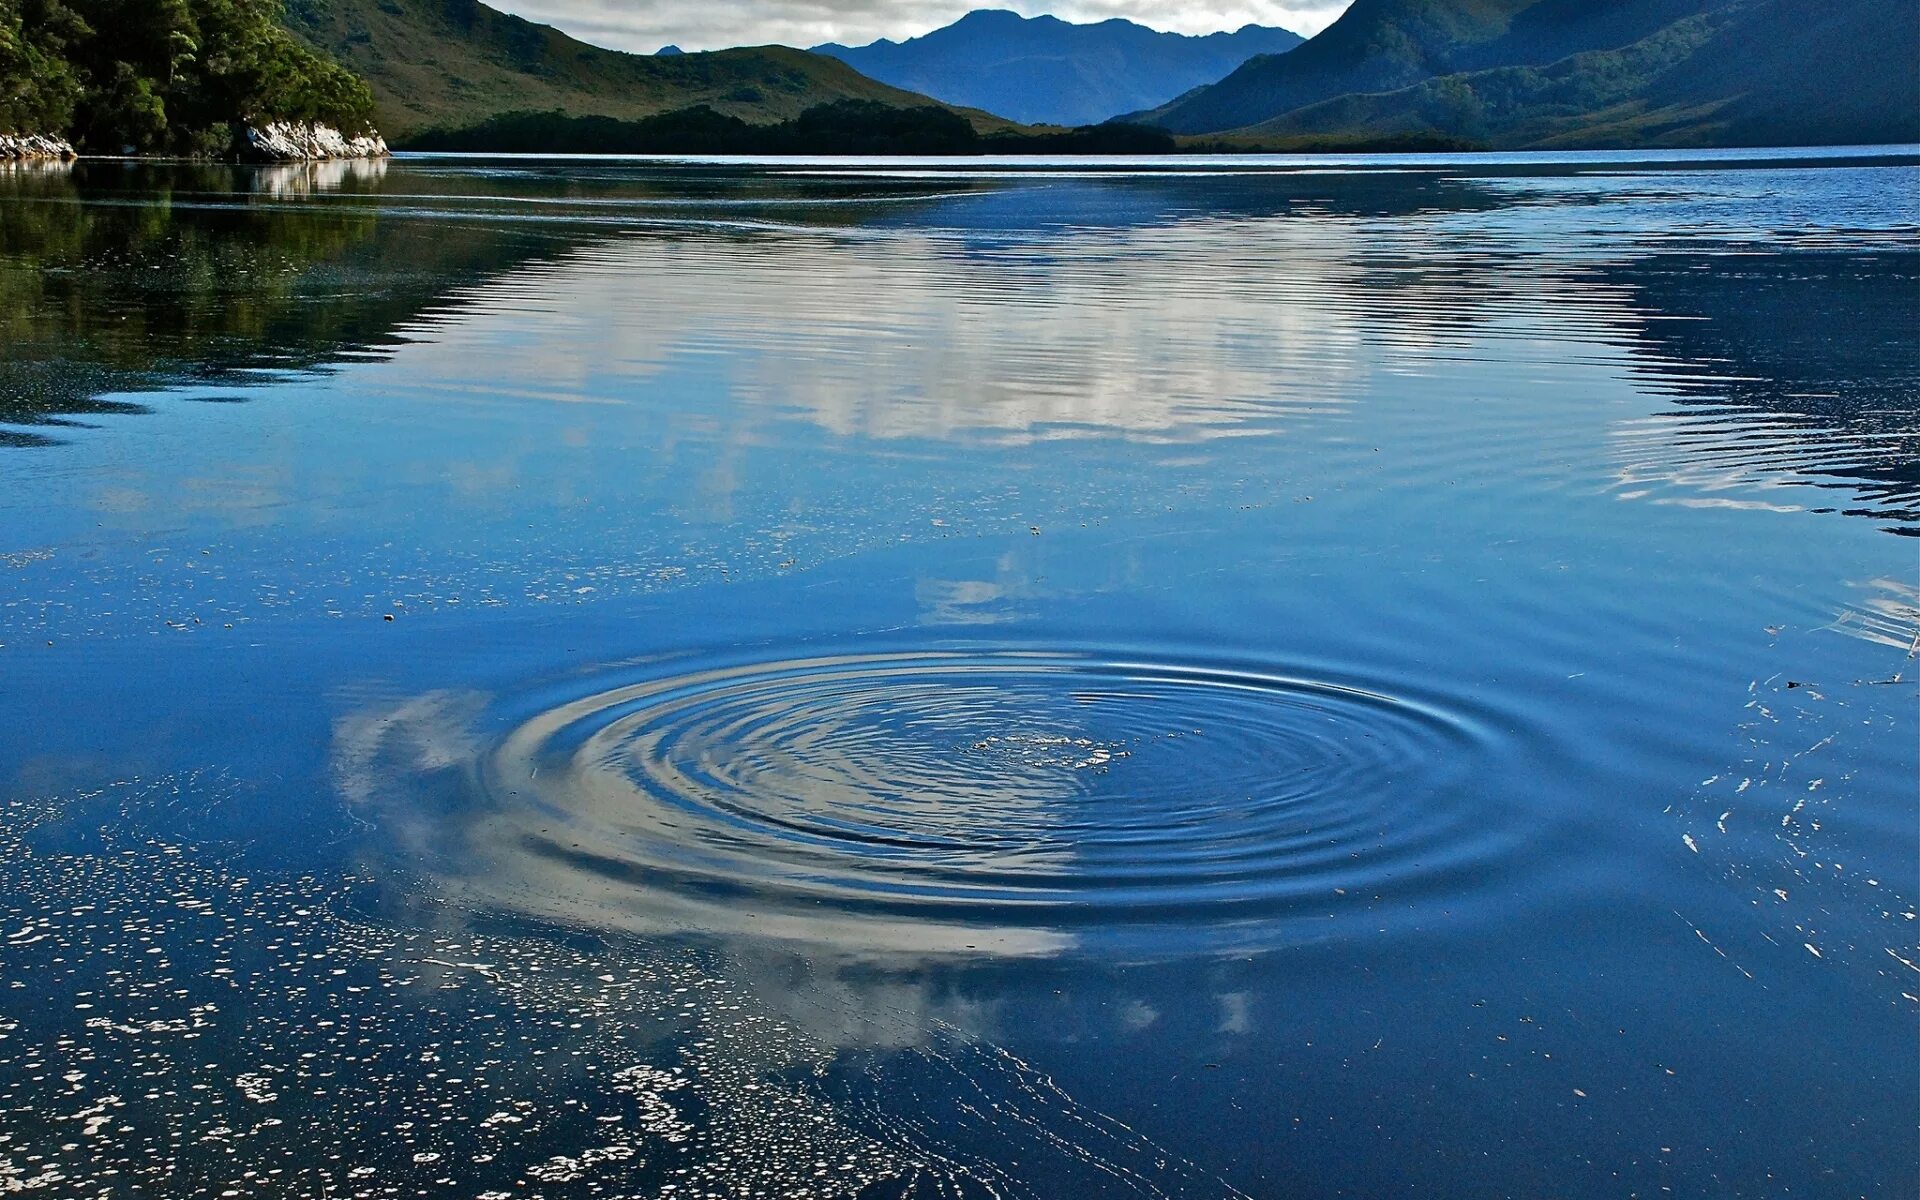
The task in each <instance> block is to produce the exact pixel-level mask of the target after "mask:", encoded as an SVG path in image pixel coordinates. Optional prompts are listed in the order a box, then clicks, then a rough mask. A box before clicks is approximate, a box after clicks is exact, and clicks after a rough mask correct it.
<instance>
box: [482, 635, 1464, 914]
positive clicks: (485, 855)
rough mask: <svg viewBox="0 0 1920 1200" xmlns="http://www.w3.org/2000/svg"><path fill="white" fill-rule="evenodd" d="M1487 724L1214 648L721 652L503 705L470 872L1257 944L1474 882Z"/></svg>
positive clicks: (660, 895) (714, 903)
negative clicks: (1240, 664) (1120, 656)
mask: <svg viewBox="0 0 1920 1200" xmlns="http://www.w3.org/2000/svg"><path fill="white" fill-rule="evenodd" d="M1494 740H1495V739H1494V738H1493V736H1492V734H1491V733H1490V732H1489V727H1488V725H1487V724H1486V723H1484V722H1483V721H1481V720H1480V719H1478V718H1476V717H1475V716H1472V715H1467V714H1463V713H1462V712H1459V711H1456V710H1455V709H1453V708H1450V707H1447V706H1444V705H1442V704H1440V703H1438V702H1436V701H1434V700H1431V699H1422V698H1415V697H1410V696H1406V695H1400V694H1389V693H1388V692H1385V691H1381V690H1373V689H1370V688H1368V687H1364V686H1359V685H1357V684H1354V683H1349V682H1331V681H1326V680H1318V679H1311V678H1304V677H1293V676H1289V675H1284V674H1278V673H1268V672H1264V671H1252V670H1247V669H1244V668H1237V667H1232V666H1218V667H1215V666H1207V665H1188V664H1171V663H1155V662H1128V661H1115V660H1111V659H1107V658H1103V657H1096V656H1092V655H1078V654H1068V653H1054V652H1046V653H1030V652H979V651H954V652H939V653H898V654H851V655H840V656H832V657H816V658H800V659H792V660H787V661H776V662H757V663H746V664H741V665H730V666H726V667H721V668H714V669H707V670H702V671H697V672H693V673H688V674H680V675H674V676H671V677H665V678H645V679H640V680H638V681H634V682H628V683H622V684H619V685H618V686H613V687H610V688H604V689H600V690H594V691H592V692H591V693H590V694H587V695H583V696H577V697H575V698H571V699H568V700H565V701H564V702H562V703H559V704H557V705H553V706H551V707H548V708H546V709H544V710H543V711H540V712H539V713H537V714H535V715H533V716H531V717H526V718H524V719H521V720H520V721H519V722H518V723H517V724H516V725H514V726H513V727H512V728H511V729H510V730H509V731H508V732H507V733H506V734H505V736H504V737H503V738H501V739H500V740H498V741H497V742H496V743H494V745H493V747H492V749H491V750H490V751H489V752H488V753H486V754H485V755H484V757H483V760H482V762H481V764H480V767H479V780H478V783H479V786H480V789H481V792H482V795H483V799H484V808H485V818H484V820H481V821H479V822H477V823H476V824H475V826H474V832H473V835H472V837H473V839H474V841H475V849H478V850H481V851H482V855H481V858H482V860H483V862H484V866H483V867H480V868H477V869H476V870H475V871H473V872H470V874H469V879H470V882H471V883H472V884H473V886H474V888H475V889H477V890H479V891H481V892H484V893H486V894H489V895H492V896H494V897H496V898H497V897H502V896H508V895H510V896H511V898H512V901H513V902H514V903H515V904H516V905H518V906H523V907H532V908H535V909H538V910H541V911H543V912H546V913H549V914H551V915H558V916H567V917H573V918H579V919H583V920H588V921H593V922H602V921H606V920H610V919H611V920H614V921H616V922H617V923H622V924H633V925H639V926H645V927H649V928H658V927H663V926H673V927H681V928H691V929H695V930H703V929H704V930H719V931H723V932H746V931H751V932H758V933H765V934H771V935H775V936H790V937H797V938H802V939H807V940H813V941H824V942H835V943H844V944H852V945H855V946H861V947H868V948H894V949H913V950H916V951H924V952H937V951H953V952H963V951H987V950H999V951H1004V952H1049V951H1054V950H1058V949H1060V948H1063V947H1066V946H1071V945H1076V944H1086V943H1089V942H1091V941H1095V940H1101V941H1112V940H1121V941H1133V942H1144V943H1152V942H1154V941H1156V940H1179V941H1181V942H1183V943H1186V944H1192V943H1193V942H1194V941H1195V939H1198V940H1199V941H1201V942H1205V943H1210V944H1211V943H1221V942H1227V943H1232V942H1246V941H1249V940H1263V939H1264V938H1266V937H1267V936H1268V935H1270V934H1271V933H1273V932H1274V926H1275V925H1276V924H1285V923H1288V922H1300V921H1309V922H1310V921H1314V920H1317V921H1319V922H1320V923H1321V925H1322V926H1325V925H1326V922H1327V921H1329V920H1331V919H1336V918H1337V917H1338V916H1339V914H1340V913H1341V912H1342V911H1343V910H1346V911H1349V912H1354V911H1358V910H1359V909H1360V908H1373V909H1377V908H1379V907H1380V906H1381V905H1383V904H1393V905H1402V906H1404V905H1408V904H1413V905H1419V904H1422V903H1424V902H1426V901H1429V900H1437V899H1444V897H1445V896H1446V895H1447V893H1448V892H1449V890H1450V889H1455V888H1459V887H1462V886H1470V885H1471V883H1472V881H1473V880H1475V879H1476V878H1482V879H1483V878H1485V876H1486V874H1487V872H1486V870H1485V868H1487V866H1488V865H1489V863H1488V860H1489V859H1490V858H1492V857H1495V856H1497V854H1498V853H1499V849H1500V845H1501V843H1502V836H1501V830H1500V822H1499V820H1498V819H1497V818H1496V815H1495V814H1493V813H1491V812H1489V811H1488V805H1487V804H1486V803H1484V802H1483V797H1482V796H1481V794H1480V790H1479V789H1478V788H1477V787H1476V780H1477V779H1479V778H1480V777H1482V775H1483V773H1484V772H1485V771H1486V770H1487V769H1488V765H1489V758H1490V755H1491V754H1492V752H1493V743H1494ZM1356 906H1357V907H1356Z"/></svg>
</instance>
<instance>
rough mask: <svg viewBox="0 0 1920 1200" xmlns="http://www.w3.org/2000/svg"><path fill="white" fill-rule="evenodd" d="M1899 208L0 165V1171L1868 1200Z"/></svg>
mask: <svg viewBox="0 0 1920 1200" xmlns="http://www.w3.org/2000/svg"><path fill="white" fill-rule="evenodd" d="M1916 162H1920V159H1916V158H1915V157H1914V155H1913V154H1911V153H1909V152H1905V151H1899V152H1893V151H1887V152H1864V151H1837V152H1825V151H1823V152H1818V153H1817V154H1807V155H1799V156H1795V155H1791V154H1778V155H1768V154H1762V153H1756V152H1743V153H1741V154H1737V155H1726V154H1719V155H1716V154H1707V155H1679V154H1668V155H1631V156H1627V155H1576V156H1569V157H1567V158H1565V159H1562V160H1542V159H1538V158H1524V159H1518V160H1516V159H1512V158H1500V157H1497V156H1469V157H1466V158H1456V159H1440V158H1429V157H1419V156H1403V157H1389V158H1380V159H1367V160H1341V159H1300V160H1278V159H1252V158H1248V159H1239V158H1236V159H1215V160H1165V161H1162V162H1159V163H1153V164H1147V163H1128V162H1124V161H1100V162H1095V163H1083V164H1064V163H1042V164H1031V163H1028V164H1022V165H1020V166H1019V167H1018V168H1016V167H1015V165H1013V164H995V163H978V162H976V163H941V162H908V163H901V162H874V163H860V162H847V161H840V162H832V161H809V162H786V163H697V162H657V161H656V162H646V161H639V160H564V161H561V160H554V161H543V160H517V159H499V158H495V159H457V158H438V157H429V158H417V159H402V160H400V161H396V162H393V163H391V164H373V165H365V164H352V165H342V164H335V165H330V166H324V167H318V168H308V167H298V168H279V169H272V170H260V171H254V170H236V169H227V168H206V167H185V166H182V167H165V166H132V165H123V164H99V163H87V164H82V165H80V166H77V167H75V168H73V169H71V170H68V171H54V172H48V171H31V170H16V171H13V172H11V173H8V174H6V175H3V176H0V581H4V584H5V586H4V588H3V589H0V664H3V665H4V674H3V675H0V716H4V719H5V721H6V727H7V729H8V737H7V738H6V740H5V743H4V750H0V779H4V780H5V781H6V782H5V789H6V790H5V796H6V800H5V803H6V805H7V808H6V810H5V820H4V821H0V864H4V865H0V910H4V911H3V912H0V917H4V920H5V929H4V930H0V945H4V947H5V950H4V953H0V977H4V983H3V984H0V1181H3V1182H0V1186H5V1187H8V1188H22V1187H33V1188H38V1189H40V1190H41V1191H43V1192H44V1193H45V1194H48V1195H62V1196H65V1195H75V1196H80V1195H86V1196H93V1195H129V1194H132V1195H153V1196H168V1197H175V1196H201V1195H205V1196H219V1195H224V1194H241V1195H254V1194H259V1195H289V1196H316V1197H317V1196H342V1195H355V1196H402V1195H405V1196H415V1195H448V1196H475V1195H486V1196H496V1195H499V1196H505V1195H515V1196H517V1195H540V1196H553V1197H559V1196H593V1195H600V1196H619V1195H648V1196H736V1195H739V1196H746V1195H755V1196H757V1195H768V1196H774V1195H777V1196H795V1195H819V1196H833V1195H859V1196H863V1197H864V1196H873V1197H879V1196H913V1197H920V1196H936V1195H940V1196H963V1197H973V1196H1034V1197H1077V1196H1109V1195H1113V1196H1118V1195H1147V1196H1234V1195H1246V1196H1260V1197H1266V1196H1273V1197H1305V1196H1369V1197H1371V1196H1389V1195H1407V1196H1429V1195H1474V1196H1481V1195H1485V1196H1496V1195H1506V1196H1541V1195H1556V1196H1568V1197H1590V1196H1591V1197H1602V1196H1606V1197H1614V1196H1627V1195H1655V1194H1676V1195H1702V1196H1775V1195H1808V1196H1836V1197H1839V1196H1900V1195H1907V1194H1911V1192H1912V1191H1913V1190H1914V1188H1915V1186H1916V1185H1920V1162H1917V1161H1916V1155H1915V1153H1914V1149H1913V1140H1912V1116H1913V1113H1914V1112H1915V1111H1916V1105H1917V1104H1920V1065H1916V1062H1915V1059H1914V1056H1913V1053H1912V1049H1913V1044H1914V1043H1913V1037H1914V1032H1915V1013H1916V1010H1917V1009H1920V999H1917V998H1916V997H1920V965H1916V964H1920V949H1916V941H1920V939H1917V938H1916V925H1915V920H1916V909H1915V893H1916V890H1920V874H1917V873H1916V867H1915V864H1916V862H1920V822H1917V821H1916V808H1915V788H1914V781H1915V777H1916V770H1917V769H1920V762H1917V761H1916V760H1917V759H1920V723H1916V709H1915V698H1916V696H1915V685H1914V681H1915V678H1916V674H1915V670H1916V668H1915V659H1914V655H1915V653H1916V650H1917V649H1920V557H1917V553H1920V552H1917V547H1920V543H1917V542H1915V541H1914V540H1913V539H1914V536H1915V535H1916V534H1920V465H1917V464H1920V286H1917V281H1920V220H1917V219H1916V212H1915V208H1914V205H1913V201H1912V196H1913V195H1914V194H1915V187H1916V184H1920V169H1916Z"/></svg>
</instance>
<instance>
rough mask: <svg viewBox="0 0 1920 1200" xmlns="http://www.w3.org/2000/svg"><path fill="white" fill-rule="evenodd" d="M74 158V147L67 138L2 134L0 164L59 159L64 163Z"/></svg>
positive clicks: (0, 134)
mask: <svg viewBox="0 0 1920 1200" xmlns="http://www.w3.org/2000/svg"><path fill="white" fill-rule="evenodd" d="M73 157H75V155H74V152H73V145H72V144H71V143H70V142H68V141H67V140H66V139H65V138H57V137H46V136H45V135H42V134H38V133H0V162H20V161H25V160H29V159H32V160H40V159H57V160H59V161H62V162H64V161H66V160H67V159H70V158H73Z"/></svg>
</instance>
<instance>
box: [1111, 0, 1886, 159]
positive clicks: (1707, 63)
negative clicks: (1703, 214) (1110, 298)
mask: <svg viewBox="0 0 1920 1200" xmlns="http://www.w3.org/2000/svg"><path fill="white" fill-rule="evenodd" d="M1139 119H1142V120H1145V121H1147V122H1149V123H1152V124H1157V125H1160V126H1162V127H1164V128H1168V129H1172V130H1175V131H1177V132H1186V133H1216V132H1225V133H1226V134H1227V135H1228V136H1227V137H1226V138H1225V139H1224V140H1225V141H1227V142H1229V143H1238V144H1240V145H1243V146H1244V145H1263V146H1271V147H1274V148H1282V147H1285V146H1288V145H1296V144H1314V145H1327V144H1338V143H1341V142H1350V143H1361V144H1364V143H1369V142H1372V143H1379V142H1409V141H1418V140H1420V139H1423V138H1424V139H1430V140H1433V141H1435V142H1451V143H1455V144H1458V143H1477V144H1485V145H1490V146H1499V147H1575V146H1645V145H1670V146H1713V145H1755V144H1767V143H1800V144H1821V143H1828V144H1831V143H1841V142H1890V141H1905V140H1912V139H1915V138H1920V5H1914V4H1912V3H1900V4H1891V5H1888V4H1883V3H1880V0H1616V2H1614V3H1611V4H1607V3H1590V2H1587V0H1358V2H1357V3H1355V4H1354V6H1353V7H1352V8H1351V9H1349V10H1348V11H1347V13H1346V15H1345V16H1343V17H1342V18H1341V19H1340V20H1339V21H1337V22H1335V23H1334V25H1332V26H1330V27H1328V29H1327V30H1326V31H1325V32H1323V33H1322V34H1321V35H1320V36H1319V37H1318V38H1315V39H1313V40H1312V41H1310V42H1308V43H1307V44H1306V45H1304V46H1302V47H1300V48H1299V49H1298V50H1295V51H1293V52H1292V53H1290V54H1287V55H1285V56H1282V57H1279V58H1268V59H1257V60H1254V61H1253V62H1251V63H1249V64H1247V65H1246V66H1245V67H1243V68H1241V70H1239V71H1237V72H1235V73H1234V74H1233V75H1230V76H1228V77H1227V78H1226V79H1224V80H1222V81H1221V82H1219V83H1217V84H1214V85H1212V86H1211V87H1208V88H1202V89H1198V90H1197V91H1195V92H1191V93H1189V94H1188V95H1186V96H1184V97H1181V98H1180V99H1179V100H1176V101H1175V102H1174V103H1173V104H1170V105H1167V106H1166V107H1164V108H1162V109H1159V110H1155V111H1154V112H1153V113H1149V114H1143V115H1142V116H1141V117H1140V118H1139Z"/></svg>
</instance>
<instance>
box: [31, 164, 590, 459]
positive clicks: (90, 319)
mask: <svg viewBox="0 0 1920 1200" xmlns="http://www.w3.org/2000/svg"><path fill="white" fill-rule="evenodd" d="M382 169H383V164H371V165H369V164H356V165H348V164H298V165H294V166H290V167H281V168H268V169H264V170H260V171H249V170H246V169H242V168H228V167H219V166H179V167H151V166H140V167H134V166H121V165H117V164H83V165H81V166H80V167H77V168H75V169H74V170H72V171H58V172H48V171H39V172H26V171H13V172H7V173H4V174H0V346H4V347H5V352H4V354H0V445H35V444H42V443H45V442H48V441H51V440H53V439H52V438H50V437H49V436H47V434H46V433H45V432H42V431H41V430H40V429H34V428H32V427H41V428H42V429H44V427H46V426H50V425H63V424H71V423H72V420H73V418H75V417H77V416H83V415H85V414H89V413H108V412H139V411H142V410H141V407H140V406H139V405H138V404H136V403H134V402H133V401H131V400H129V399H127V398H126V397H125V393H137V392H143V391H152V390H156V389H160V388H166V387H178V386H183V385H189V386H190V385H197V384H204V385H208V386H223V385H224V386H234V385H245V384H251V383H256V382H258V377H257V375H256V374H255V372H258V371H261V370H268V371H273V370H306V369H312V368H315V367H320V366H324V365H326V364H329V363H335V362H339V361H342V360H345V359H349V358H352V357H355V356H358V355H364V354H366V353H369V352H379V351H381V350H382V349H386V348H391V347H393V346H395V345H398V344H399V341H398V338H397V331H398V330H399V329H400V328H401V327H402V326H403V325H405V324H406V323H407V322H408V321H410V320H411V319H413V318H414V317H416V316H417V315H419V314H420V313H421V312H422V311H423V310H426V309H428V308H429V307H431V306H432V305H433V304H434V303H435V302H436V301H438V300H440V299H441V298H442V297H445V296H446V295H447V294H448V293H449V292H451V291H453V290H454V289H456V288H458V287H460V286H462V285H465V284H470V283H472V282H474V281H475V280H477V279H480V278H484V277H486V276H488V275H491V274H493V273H496V272H498V271H501V270H505V269H508V268H510V267H512V266H515V265H518V264H520V263H523V262H527V261H529V260H531V259H534V258H537V257H539V256H541V255H544V254H550V253H553V252H554V251H555V250H557V249H559V248H561V247H562V246H563V245H564V244H565V243H563V242H561V241H559V239H556V238H555V237H553V236H552V235H551V233H550V232H549V233H548V234H545V235H543V236H539V237H533V236H524V235H516V234H515V233H514V232H513V231H512V230H511V229H508V230H502V229H499V228H497V227H483V226H481V225H478V224H476V223H459V224H455V223H441V222H425V221H422V222H407V221H383V220H381V219H380V218H379V217H378V216H377V215H376V214H375V213H374V212H373V211H371V210H368V209H361V208H356V207H353V206H348V205H341V206H337V207H329V208H325V209H315V208H312V207H282V206H279V205H277V204H276V203H275V202H276V201H277V200H280V199H286V198H300V197H307V196H312V195H314V194H315V193H318V192H324V191H329V190H333V189H336V188H340V187H345V186H352V185H356V184H357V185H365V184H369V183H372V182H377V180H378V177H379V173H380V172H381V171H382ZM6 426H15V427H16V428H12V429H8V428H6ZM20 426H26V427H29V428H26V429H22V428H18V427H20Z"/></svg>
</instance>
